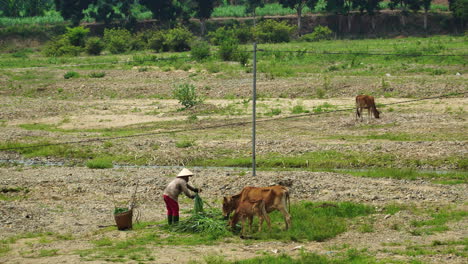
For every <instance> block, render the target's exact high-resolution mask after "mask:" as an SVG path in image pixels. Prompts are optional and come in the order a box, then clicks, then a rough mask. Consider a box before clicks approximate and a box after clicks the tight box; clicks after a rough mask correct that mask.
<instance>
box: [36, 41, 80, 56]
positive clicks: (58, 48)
mask: <svg viewBox="0 0 468 264" xmlns="http://www.w3.org/2000/svg"><path fill="white" fill-rule="evenodd" d="M42 51H43V53H44V55H46V56H49V57H59V56H78V55H79V54H80V53H81V52H82V51H83V48H81V47H79V46H73V45H72V44H71V43H70V40H69V39H68V38H67V37H65V36H60V37H57V38H56V39H54V40H52V41H49V42H48V43H47V44H46V45H45V47H44V49H43V50H42Z"/></svg>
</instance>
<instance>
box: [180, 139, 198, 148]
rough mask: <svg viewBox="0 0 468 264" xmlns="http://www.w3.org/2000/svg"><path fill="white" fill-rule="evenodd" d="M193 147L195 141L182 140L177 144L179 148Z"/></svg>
mask: <svg viewBox="0 0 468 264" xmlns="http://www.w3.org/2000/svg"><path fill="white" fill-rule="evenodd" d="M193 145H194V143H193V141H190V140H182V141H178V142H176V147H177V148H189V147H191V146H193Z"/></svg>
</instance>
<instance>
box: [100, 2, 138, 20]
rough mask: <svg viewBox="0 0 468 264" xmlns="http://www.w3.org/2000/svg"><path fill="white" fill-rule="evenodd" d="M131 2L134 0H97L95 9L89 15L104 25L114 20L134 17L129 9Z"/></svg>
mask: <svg viewBox="0 0 468 264" xmlns="http://www.w3.org/2000/svg"><path fill="white" fill-rule="evenodd" d="M133 3H135V1H134V0H123V1H122V0H97V2H96V9H95V11H92V12H91V16H92V17H94V18H95V19H96V21H98V22H104V24H106V25H109V24H110V23H111V22H112V21H114V20H122V19H123V20H125V21H129V20H131V19H135V18H134V17H133V14H132V10H131V6H132V4H133Z"/></svg>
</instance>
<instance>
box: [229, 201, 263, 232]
mask: <svg viewBox="0 0 468 264" xmlns="http://www.w3.org/2000/svg"><path fill="white" fill-rule="evenodd" d="M254 215H257V216H258V219H259V222H258V232H262V226H263V221H264V220H266V222H267V224H268V229H269V230H270V231H271V221H270V217H269V216H268V214H267V212H266V210H265V202H264V201H263V200H257V201H244V202H241V203H240V204H239V207H237V209H236V211H235V212H234V215H233V217H232V219H231V221H230V222H229V225H230V226H231V227H232V228H234V227H235V226H236V224H237V223H238V222H239V220H240V221H241V222H242V231H241V236H244V231H245V221H246V220H247V219H248V220H249V232H252V222H253V217H254Z"/></svg>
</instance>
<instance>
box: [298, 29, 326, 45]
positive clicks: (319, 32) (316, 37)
mask: <svg viewBox="0 0 468 264" xmlns="http://www.w3.org/2000/svg"><path fill="white" fill-rule="evenodd" d="M332 36H333V31H331V30H330V29H329V28H328V27H326V26H325V27H323V26H316V27H315V28H314V32H312V33H310V34H306V35H304V36H302V38H301V40H303V41H307V42H313V41H320V40H329V39H331V38H332Z"/></svg>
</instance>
